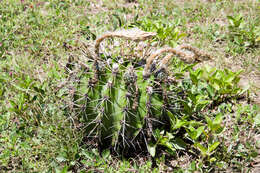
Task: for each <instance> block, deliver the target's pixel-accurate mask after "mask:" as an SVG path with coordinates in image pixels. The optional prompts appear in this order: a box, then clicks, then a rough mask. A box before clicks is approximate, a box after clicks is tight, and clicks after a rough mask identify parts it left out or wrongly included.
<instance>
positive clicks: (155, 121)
mask: <svg viewBox="0 0 260 173" xmlns="http://www.w3.org/2000/svg"><path fill="white" fill-rule="evenodd" d="M154 35H156V34H155V33H150V32H144V31H140V30H138V29H132V30H122V31H116V32H111V33H107V34H105V35H104V36H102V37H100V38H98V39H97V40H96V44H95V55H93V59H94V60H93V62H92V63H90V64H91V68H89V70H88V71H87V72H84V73H82V74H81V83H80V85H78V88H77V91H78V94H77V95H78V97H77V98H79V97H80V95H83V96H84V98H83V99H78V100H79V101H75V102H77V105H81V115H82V117H83V120H84V123H85V124H86V128H85V133H86V134H87V136H88V137H98V139H99V145H100V148H102V149H104V148H109V147H113V149H114V151H117V152H123V151H125V150H127V149H129V148H135V147H136V144H137V143H136V141H137V140H138V139H140V137H138V136H141V135H140V134H144V135H143V138H142V139H141V140H142V142H141V143H147V141H148V142H149V140H150V139H148V138H151V134H152V133H153V132H152V130H153V128H155V127H164V126H167V125H168V124H169V122H168V121H167V113H166V112H167V111H172V107H171V106H170V105H169V99H170V98H169V97H168V96H169V95H170V94H169V91H170V90H169V86H170V85H173V83H172V82H171V81H170V80H169V77H168V74H167V73H168V71H167V65H168V62H169V60H170V59H171V57H172V55H173V54H174V55H177V56H180V57H182V58H185V57H186V58H187V57H188V58H191V57H190V56H188V55H187V54H186V53H185V52H183V51H181V49H189V50H191V51H193V52H194V54H195V55H196V56H201V54H203V53H201V52H200V51H199V50H197V49H193V48H192V47H190V46H187V45H184V46H180V47H179V49H174V48H163V49H160V50H158V51H157V52H155V53H154V54H152V55H151V56H150V57H149V58H147V59H146V60H145V61H146V64H145V66H138V65H136V61H138V60H129V61H127V63H125V62H126V60H124V59H122V60H121V61H115V60H114V59H113V58H111V59H102V56H101V54H100V53H99V45H100V43H101V42H102V41H103V40H104V39H106V38H110V37H119V38H124V39H127V40H133V41H138V40H146V39H149V38H151V37H152V36H154ZM165 52H166V53H170V54H169V55H167V56H166V57H165V58H163V59H162V60H161V61H160V62H159V63H158V64H159V67H158V68H156V69H155V70H152V69H151V66H152V64H153V63H154V62H153V61H154V59H155V58H156V57H157V56H159V55H161V54H162V53H165ZM122 62H123V63H122ZM144 138H147V139H144ZM139 142H140V141H139Z"/></svg>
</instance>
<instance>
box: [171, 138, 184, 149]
mask: <svg viewBox="0 0 260 173" xmlns="http://www.w3.org/2000/svg"><path fill="white" fill-rule="evenodd" d="M172 145H173V147H174V148H175V149H177V150H185V149H186V147H187V144H186V143H185V142H184V141H183V140H182V139H181V138H175V140H173V141H172Z"/></svg>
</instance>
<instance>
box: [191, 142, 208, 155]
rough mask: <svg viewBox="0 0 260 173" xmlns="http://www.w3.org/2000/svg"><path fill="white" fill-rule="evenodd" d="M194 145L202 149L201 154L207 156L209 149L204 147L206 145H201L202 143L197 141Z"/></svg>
mask: <svg viewBox="0 0 260 173" xmlns="http://www.w3.org/2000/svg"><path fill="white" fill-rule="evenodd" d="M194 145H195V146H196V147H197V148H198V149H199V150H200V152H201V154H202V155H203V156H206V155H207V151H208V149H207V148H206V147H204V146H203V145H201V144H200V143H195V144H194Z"/></svg>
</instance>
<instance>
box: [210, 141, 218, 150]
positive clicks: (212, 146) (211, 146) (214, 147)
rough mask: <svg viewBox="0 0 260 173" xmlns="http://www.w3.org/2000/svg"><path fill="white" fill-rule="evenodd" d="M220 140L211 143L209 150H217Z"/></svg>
mask: <svg viewBox="0 0 260 173" xmlns="http://www.w3.org/2000/svg"><path fill="white" fill-rule="evenodd" d="M219 144H220V142H218V141H217V142H214V143H213V144H212V145H210V147H209V152H212V151H213V150H215V149H216V148H217V147H218V146H219Z"/></svg>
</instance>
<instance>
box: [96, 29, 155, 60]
mask: <svg viewBox="0 0 260 173" xmlns="http://www.w3.org/2000/svg"><path fill="white" fill-rule="evenodd" d="M155 35H156V33H154V32H145V31H142V30H140V29H138V28H133V29H129V30H119V31H115V32H109V33H106V34H104V35H103V36H101V37H100V38H98V39H97V40H96V43H95V53H96V55H97V56H98V55H99V47H100V43H101V42H102V41H103V40H104V39H106V38H111V37H119V38H124V39H126V40H133V41H144V40H147V39H150V38H151V37H153V36H155Z"/></svg>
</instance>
